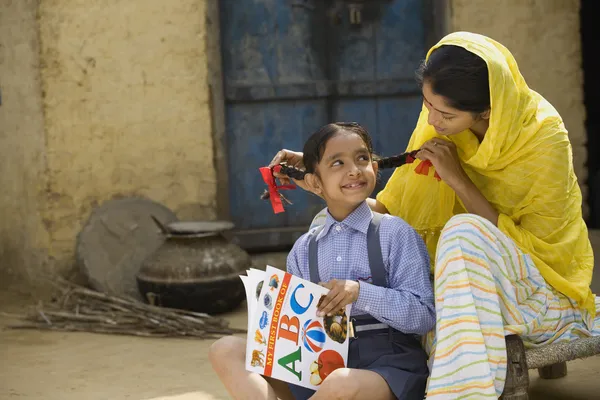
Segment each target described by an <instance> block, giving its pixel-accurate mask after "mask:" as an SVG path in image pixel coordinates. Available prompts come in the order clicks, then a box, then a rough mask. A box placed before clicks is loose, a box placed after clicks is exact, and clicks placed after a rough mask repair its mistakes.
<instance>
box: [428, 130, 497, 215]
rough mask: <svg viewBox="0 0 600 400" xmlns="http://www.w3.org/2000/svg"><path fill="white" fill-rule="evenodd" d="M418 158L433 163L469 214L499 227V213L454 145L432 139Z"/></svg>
mask: <svg viewBox="0 0 600 400" xmlns="http://www.w3.org/2000/svg"><path fill="white" fill-rule="evenodd" d="M417 158H419V159H421V160H429V161H431V163H432V164H433V166H434V167H435V171H436V172H437V174H438V175H439V176H440V178H442V180H443V181H444V182H446V183H447V184H448V186H450V187H451V188H452V189H453V190H454V192H456V194H457V195H458V197H459V198H460V199H461V200H462V202H463V204H464V206H465V208H466V209H467V212H469V213H471V214H477V215H480V216H482V217H484V218H486V219H488V220H489V221H490V222H492V223H493V224H494V225H496V226H498V218H499V214H498V211H496V209H495V208H494V206H492V204H491V203H490V202H489V201H488V200H487V199H486V198H485V196H484V195H483V194H482V193H481V191H480V190H479V189H478V188H477V186H475V184H474V183H473V181H472V180H471V178H469V176H468V175H467V173H466V172H465V170H464V169H463V167H462V166H461V165H460V159H459V158H458V153H457V151H456V145H455V144H454V143H452V142H450V141H447V140H443V139H438V138H434V139H431V140H430V141H428V142H426V143H425V144H424V145H423V146H422V147H421V151H419V152H418V153H417Z"/></svg>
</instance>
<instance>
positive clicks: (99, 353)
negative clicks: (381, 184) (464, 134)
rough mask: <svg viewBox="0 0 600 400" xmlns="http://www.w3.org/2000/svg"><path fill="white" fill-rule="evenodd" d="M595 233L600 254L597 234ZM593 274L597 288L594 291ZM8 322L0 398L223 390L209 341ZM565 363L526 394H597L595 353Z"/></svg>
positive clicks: (0, 359) (119, 397)
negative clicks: (11, 326) (15, 326)
mask: <svg viewBox="0 0 600 400" xmlns="http://www.w3.org/2000/svg"><path fill="white" fill-rule="evenodd" d="M597 238H598V239H600V234H599V235H597ZM595 241H596V242H597V244H598V245H596V246H595V248H596V249H597V252H596V254H600V240H595ZM267 259H269V257H266V258H264V259H261V260H260V262H262V261H263V260H267ZM276 260H278V261H275V262H273V263H272V264H273V265H275V266H278V265H279V263H280V262H281V260H283V257H282V256H281V255H277V256H276ZM596 270H597V271H598V269H596ZM598 275H600V274H597V275H596V279H595V282H594V285H593V286H594V290H595V293H600V285H599V284H598V283H599V282H598V281H599V280H600V279H598V278H600V277H598ZM30 303H31V300H30V299H29V297H28V296H26V295H23V294H22V293H20V294H19V293H17V292H15V291H4V292H1V293H0V311H4V312H17V311H19V310H22V309H23V307H24V306H25V305H27V304H30ZM226 317H227V318H228V319H229V320H230V321H231V324H232V326H234V327H240V328H244V327H245V325H246V313H245V304H242V306H240V308H239V309H238V310H237V311H235V312H233V313H230V314H228V315H227V316H226ZM10 322H11V320H10V319H9V318H8V317H5V316H4V317H3V316H0V399H40V400H105V399H111V400H126V399H127V400H207V399H227V398H229V397H228V396H227V393H226V392H225V389H224V388H223V386H222V385H221V384H220V383H219V381H218V379H217V378H216V376H215V374H214V373H213V372H212V370H211V368H210V364H209V363H208V357H207V351H208V347H209V346H210V342H209V341H202V340H191V339H190V340H183V339H145V338H136V337H128V336H110V335H100V334H87V333H58V332H38V331H15V330H7V329H2V328H3V327H5V326H6V324H8V323H10ZM568 368H569V374H568V376H567V377H565V378H562V379H558V380H554V381H545V380H541V379H539V378H538V376H537V372H536V371H533V370H532V371H530V379H531V381H532V382H531V391H530V399H532V400H537V399H550V400H552V399H571V400H584V399H585V400H588V399H598V398H600V394H599V393H600V381H599V378H598V377H600V357H599V356H597V357H592V358H588V359H585V360H580V361H574V362H571V363H569V364H568Z"/></svg>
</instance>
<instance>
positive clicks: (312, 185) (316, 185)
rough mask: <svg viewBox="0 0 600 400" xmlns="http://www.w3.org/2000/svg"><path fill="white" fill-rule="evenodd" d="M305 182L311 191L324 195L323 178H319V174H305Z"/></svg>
mask: <svg viewBox="0 0 600 400" xmlns="http://www.w3.org/2000/svg"><path fill="white" fill-rule="evenodd" d="M304 182H305V183H306V186H307V187H308V190H310V191H311V192H313V193H315V194H317V195H319V196H322V195H323V189H322V187H321V180H320V179H319V177H318V176H317V175H315V174H306V175H304Z"/></svg>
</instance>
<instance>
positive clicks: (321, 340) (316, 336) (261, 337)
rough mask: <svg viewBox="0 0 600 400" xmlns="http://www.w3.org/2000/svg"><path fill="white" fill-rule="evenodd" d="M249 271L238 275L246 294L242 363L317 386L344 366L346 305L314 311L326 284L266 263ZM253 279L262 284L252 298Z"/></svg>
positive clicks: (283, 378)
mask: <svg viewBox="0 0 600 400" xmlns="http://www.w3.org/2000/svg"><path fill="white" fill-rule="evenodd" d="M251 272H252V276H250V274H249V276H248V279H242V281H243V282H244V284H245V285H246V284H247V285H248V286H247V287H248V290H247V294H248V296H250V298H249V299H248V310H249V311H248V318H249V322H250V324H251V326H250V328H249V329H248V335H247V341H246V369H247V370H248V371H250V372H256V373H259V374H261V375H264V376H267V377H271V378H274V379H278V380H281V381H283V382H289V383H292V384H295V385H299V386H302V387H306V388H310V389H317V388H318V385H320V384H321V382H322V381H323V380H324V379H325V378H326V377H327V376H328V375H329V374H330V373H331V372H332V371H333V370H335V369H337V368H341V367H345V366H346V363H347V358H348V344H349V340H347V338H348V335H349V333H348V329H349V323H348V322H349V321H348V320H349V316H350V311H351V306H350V305H348V306H346V307H345V309H344V310H342V311H340V312H338V313H335V314H334V315H332V316H331V317H328V319H326V320H324V319H323V318H322V317H319V316H317V302H318V299H320V298H322V297H323V296H325V295H326V294H327V293H328V292H329V290H328V289H326V288H324V287H322V286H319V285H317V284H315V283H312V282H310V281H308V280H305V279H302V278H300V277H297V276H293V275H291V274H289V273H286V272H285V271H282V270H279V269H277V268H273V267H271V266H267V269H266V271H261V272H258V271H251ZM261 273H262V275H261ZM259 280H262V281H263V282H264V285H263V286H262V288H261V291H260V293H259V297H258V299H256V300H255V298H254V291H255V289H256V288H257V283H258V281H259ZM344 329H345V330H346V331H344ZM342 331H344V332H342ZM313 361H314V362H315V363H314V365H311V363H312V362H313Z"/></svg>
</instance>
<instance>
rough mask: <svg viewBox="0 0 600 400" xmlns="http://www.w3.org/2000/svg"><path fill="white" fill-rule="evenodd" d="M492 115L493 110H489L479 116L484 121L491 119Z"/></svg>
mask: <svg viewBox="0 0 600 400" xmlns="http://www.w3.org/2000/svg"><path fill="white" fill-rule="evenodd" d="M491 114H492V110H491V109H489V108H488V109H487V110H485V111H484V112H482V113H481V114H479V116H480V117H481V118H482V119H490V115H491Z"/></svg>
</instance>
